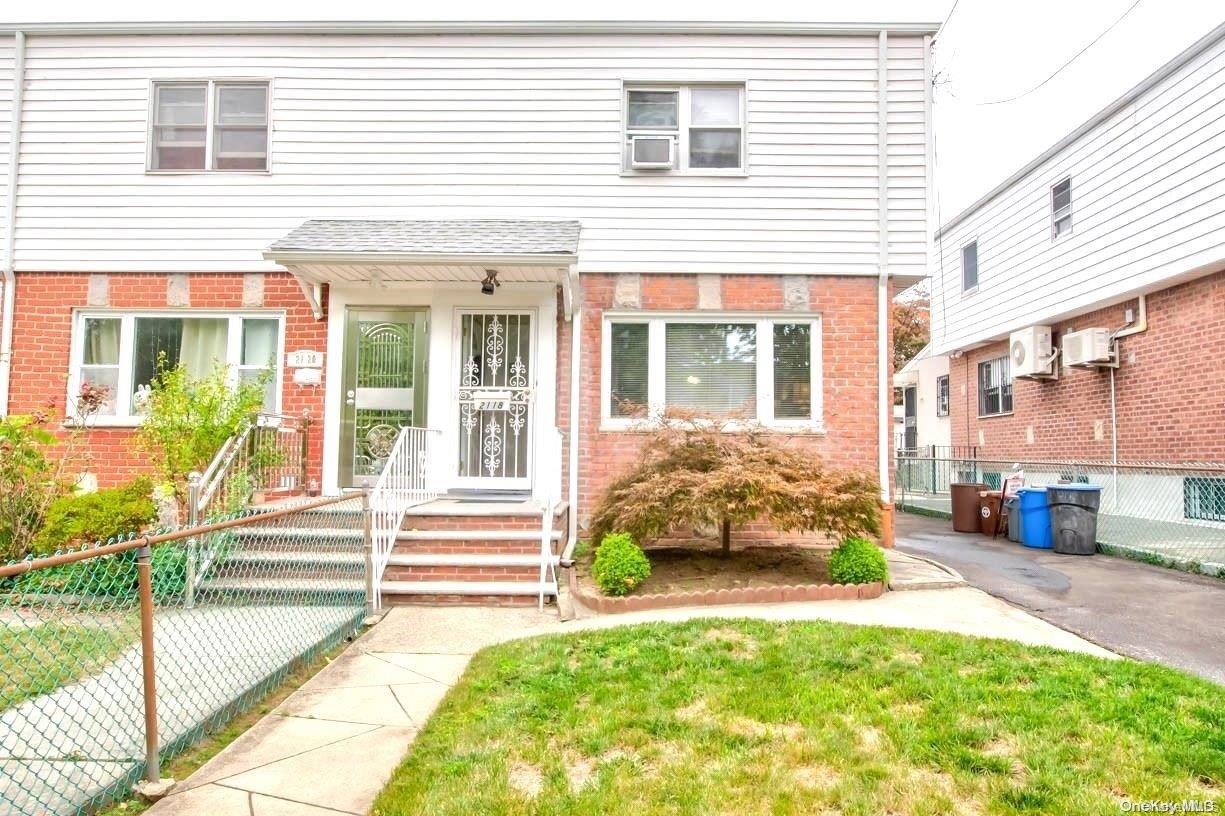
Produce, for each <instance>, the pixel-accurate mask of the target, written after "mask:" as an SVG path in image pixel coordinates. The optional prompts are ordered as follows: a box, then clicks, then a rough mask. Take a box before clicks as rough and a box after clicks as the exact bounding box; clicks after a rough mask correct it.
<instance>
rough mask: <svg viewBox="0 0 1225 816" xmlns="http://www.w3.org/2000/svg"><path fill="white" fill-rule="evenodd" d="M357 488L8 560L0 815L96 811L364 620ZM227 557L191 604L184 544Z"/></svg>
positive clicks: (1, 598)
mask: <svg viewBox="0 0 1225 816" xmlns="http://www.w3.org/2000/svg"><path fill="white" fill-rule="evenodd" d="M363 515H364V514H363V512H362V499H361V497H352V496H347V497H338V498H331V499H319V500H315V501H309V502H304V503H300V504H298V505H295V506H290V507H285V508H282V509H279V510H275V511H266V512H254V513H252V512H248V513H243V514H239V515H236V516H231V517H226V518H223V519H220V520H218V521H216V522H214V523H211V524H207V525H202V526H199V527H194V528H185V529H181V530H176V531H172V532H167V533H161V534H156V535H144V536H133V537H131V538H129V539H126V540H117V541H111V542H110V543H108V544H98V545H94V546H89V547H86V548H83V549H80V550H75V551H70V552H62V553H57V554H56V555H53V556H50V557H46V558H37V559H28V560H25V561H20V562H15V563H11V564H8V565H7V566H0V622H2V625H0V813H4V814H14V815H20V816H34V815H35V814H39V815H40V816H41V815H42V814H70V813H73V814H75V813H82V812H93V810H95V809H96V808H98V807H100V806H102V805H104V804H106V803H107V802H109V801H112V800H114V799H117V798H122V797H126V796H127V795H128V793H129V790H130V788H131V786H132V784H133V782H135V781H136V780H138V779H140V778H141V777H144V778H146V779H149V780H157V779H158V778H159V776H160V766H161V763H162V762H164V761H165V760H166V759H168V758H169V757H172V756H174V755H175V754H177V753H179V752H181V751H183V750H185V749H186V748H187V747H188V746H190V745H191V744H193V743H194V742H196V741H197V740H198V739H199V738H200V737H201V736H203V735H204V734H206V733H209V732H211V731H214V730H216V729H217V728H219V727H220V726H222V725H223V724H224V723H226V722H228V721H229V720H230V719H232V718H233V717H234V716H235V715H237V714H239V713H241V712H242V711H244V710H245V709H247V708H249V707H251V706H252V705H254V704H255V703H256V702H257V701H258V700H259V699H261V698H262V697H263V696H264V695H265V694H266V693H267V692H269V691H270V690H272V689H273V688H275V687H276V686H277V685H278V684H279V683H280V682H281V680H282V679H283V678H284V677H285V675H286V674H287V673H288V672H289V671H291V670H292V669H293V668H294V667H295V666H297V665H300V664H301V663H302V662H304V661H309V660H311V659H312V658H313V657H314V656H315V655H317V654H318V653H319V652H320V651H322V650H327V649H329V648H331V647H332V646H334V645H336V644H337V643H339V642H340V641H341V640H342V639H343V638H345V637H348V636H350V635H352V634H353V633H354V632H355V631H356V630H357V628H358V627H359V626H360V624H361V621H362V618H363V616H364V612H365V607H366V597H365V592H364V587H365V580H364V575H363V571H364V565H365V559H364V557H363V553H364V551H365V550H366V549H367V548H368V546H369V545H368V542H366V541H364V540H363V526H364V525H363ZM189 540H196V541H200V542H202V543H203V545H204V546H206V547H208V548H209V549H210V550H211V551H213V552H215V553H216V554H217V556H216V557H215V558H214V559H213V560H212V561H211V563H210V564H209V566H208V568H207V570H206V574H205V575H204V576H203V580H202V582H201V583H200V584H199V585H198V587H197V588H196V592H195V598H194V603H193V604H191V605H190V606H189V605H188V604H187V602H186V561H187V552H186V542H188V541H189Z"/></svg>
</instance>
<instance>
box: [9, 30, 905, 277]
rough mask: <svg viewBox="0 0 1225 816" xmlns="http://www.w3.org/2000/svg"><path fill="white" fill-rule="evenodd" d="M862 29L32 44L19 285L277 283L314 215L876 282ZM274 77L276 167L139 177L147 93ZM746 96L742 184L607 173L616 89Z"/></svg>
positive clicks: (591, 254)
mask: <svg viewBox="0 0 1225 816" xmlns="http://www.w3.org/2000/svg"><path fill="white" fill-rule="evenodd" d="M877 50H878V43H877V39H876V37H875V36H817V35H804V36H798V35H797V36H761V35H721V36H719V35H654V36H646V35H484V34H482V35H437V36H420V35H255V34H253V35H242V36H217V35H187V36H167V35H150V36H143V37H127V36H54V35H37V36H31V37H30V38H29V40H28V45H27V75H28V85H27V88H28V90H27V94H26V106H25V113H24V138H23V145H22V161H21V179H20V181H21V188H20V195H19V216H18V231H17V265H18V270H19V271H21V270H26V271H33V270H64V271H72V270H98V271H106V270H137V271H139V270H149V271H171V270H186V271H210V270H227V271H237V270H254V269H275V268H277V267H275V265H273V264H270V263H268V262H265V261H263V260H261V258H260V251H261V250H262V249H263V248H265V247H266V246H267V245H268V244H269V243H271V242H272V241H273V240H275V239H276V238H278V237H280V236H281V235H283V234H284V233H286V232H288V231H289V230H290V229H292V228H294V227H296V226H297V225H299V224H300V223H301V222H303V221H305V220H307V219H311V218H395V219H420V218H540V219H578V220H580V221H582V224H583V233H582V243H581V246H580V269H581V270H584V271H609V272H613V271H635V272H688V271H693V272H763V273H768V272H780V273H821V274H876V271H877V267H878V261H879V255H878V247H879V243H878V239H879V234H878V233H879V229H878V223H877V220H878V213H877V206H878V186H877V185H878V168H877V138H878V137H877ZM923 57H924V53H923V40H922V38H921V37H915V36H907V37H893V38H891V39H890V45H889V51H888V67H889V81H888V89H889V97H890V111H889V116H888V168H887V169H888V178H889V184H890V194H889V200H888V212H889V216H890V233H891V235H890V241H889V244H890V247H889V248H890V253H891V270H892V271H893V272H896V273H901V274H908V275H921V274H923V273H924V272H925V269H926V240H925V235H926V229H927V225H926V222H925V198H924V185H925V181H926V162H925V150H924V146H925V142H926V138H925V135H926V127H927V123H926V122H925V121H924V120H925V114H924V104H923V98H924V82H925V78H924V67H923V66H924V59H923ZM223 77H249V78H269V79H271V81H272V106H271V107H272V137H271V156H272V160H271V172H270V173H268V174H246V175H244V174H233V173H230V174H226V173H195V174H181V175H168V174H167V175H158V174H147V173H146V172H145V163H146V140H147V134H146V131H147V120H148V115H149V91H150V82H151V81H152V80H159V79H187V78H223ZM634 80H652V81H654V80H663V81H685V80H696V81H723V82H735V83H738V82H745V83H747V114H748V115H747V140H748V170H747V174H746V176H745V177H700V176H677V175H671V176H661V177H646V176H633V177H627V176H625V175H623V174H622V173H621V166H620V162H621V144H622V135H621V86H622V82H623V81H634Z"/></svg>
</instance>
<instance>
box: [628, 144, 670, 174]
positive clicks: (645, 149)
mask: <svg viewBox="0 0 1225 816" xmlns="http://www.w3.org/2000/svg"><path fill="white" fill-rule="evenodd" d="M675 165H676V141H675V140H674V139H673V138H672V137H671V136H631V137H630V167H632V168H633V169H635V170H671V169H672V168H673V167H674V166H675Z"/></svg>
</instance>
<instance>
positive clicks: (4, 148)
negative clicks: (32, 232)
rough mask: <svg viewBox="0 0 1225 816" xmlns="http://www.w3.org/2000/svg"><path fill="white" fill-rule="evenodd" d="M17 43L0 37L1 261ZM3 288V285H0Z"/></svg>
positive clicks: (5, 237)
mask: <svg viewBox="0 0 1225 816" xmlns="http://www.w3.org/2000/svg"><path fill="white" fill-rule="evenodd" d="M15 51H16V49H15V45H14V40H13V38H12V37H0V263H6V262H7V261H8V259H7V258H5V257H3V256H4V252H5V249H4V247H6V246H7V242H8V231H9V229H10V225H9V223H8V220H7V213H8V194H9V186H8V185H9V150H10V147H9V137H10V133H11V131H10V129H9V128H10V124H11V123H12V121H13V68H14V55H15ZM0 288H2V287H0Z"/></svg>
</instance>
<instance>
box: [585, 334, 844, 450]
mask: <svg viewBox="0 0 1225 816" xmlns="http://www.w3.org/2000/svg"><path fill="white" fill-rule="evenodd" d="M604 328H605V331H604V337H605V343H604V349H605V354H604V365H605V376H604V382H605V383H606V385H605V388H604V393H603V401H604V413H603V416H604V419H605V421H606V422H610V423H612V424H617V423H618V422H631V421H633V420H635V419H637V418H640V417H643V416H647V415H648V414H650V415H658V414H660V413H661V412H662V411H663V410H665V409H666V408H682V409H689V410H694V411H699V412H702V413H709V414H714V415H728V416H737V417H744V418H747V419H756V420H758V421H760V422H763V423H767V424H780V425H806V426H810V427H811V426H819V425H820V423H821V389H820V385H821V366H820V361H821V354H820V352H821V330H820V320H819V318H817V317H804V318H798V317H791V316H786V317H781V316H780V317H768V318H763V317H758V316H754V315H742V314H735V315H723V316H709V317H708V316H702V317H695V316H687V315H686V316H653V315H641V314H634V315H625V316H615V317H609V318H607V319H606V321H605V327H604Z"/></svg>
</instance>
